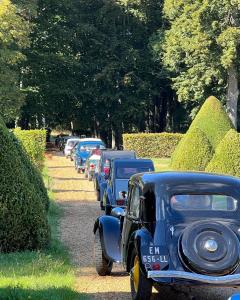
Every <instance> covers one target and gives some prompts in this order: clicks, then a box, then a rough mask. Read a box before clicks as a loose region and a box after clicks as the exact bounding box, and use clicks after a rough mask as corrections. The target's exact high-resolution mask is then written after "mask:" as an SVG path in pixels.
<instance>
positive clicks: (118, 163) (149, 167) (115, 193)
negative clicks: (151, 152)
mask: <svg viewBox="0 0 240 300" xmlns="http://www.w3.org/2000/svg"><path fill="white" fill-rule="evenodd" d="M152 171H154V165H153V162H152V160H151V159H131V160H129V159H114V160H112V162H111V168H110V174H109V178H108V180H107V182H106V189H105V191H104V194H103V205H102V207H103V208H104V209H105V213H106V214H107V215H109V214H110V213H111V210H112V208H114V207H117V206H120V207H126V205H127V195H128V181H129V179H130V177H131V176H132V175H134V174H137V173H146V172H152Z"/></svg>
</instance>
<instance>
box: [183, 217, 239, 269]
mask: <svg viewBox="0 0 240 300" xmlns="http://www.w3.org/2000/svg"><path fill="white" fill-rule="evenodd" d="M178 248H179V250H178V252H179V257H180V259H181V261H182V263H183V264H184V265H185V266H186V267H187V268H189V269H190V270H192V271H194V272H197V273H200V274H201V273H204V274H210V275H226V274H229V273H231V272H232V271H233V270H235V269H236V267H237V266H238V262H239V240H238V238H237V236H236V234H235V233H234V232H233V231H232V229H231V228H230V227H228V226H227V225H224V224H222V223H220V222H210V221H207V222H206V221H201V222H195V223H192V224H191V225H190V226H188V227H187V228H186V229H185V230H184V231H183V234H182V236H181V237H180V240H179V245H178Z"/></svg>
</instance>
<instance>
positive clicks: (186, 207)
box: [170, 194, 238, 211]
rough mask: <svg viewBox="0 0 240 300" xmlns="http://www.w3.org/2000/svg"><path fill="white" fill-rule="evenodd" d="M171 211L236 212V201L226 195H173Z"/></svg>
mask: <svg viewBox="0 0 240 300" xmlns="http://www.w3.org/2000/svg"><path fill="white" fill-rule="evenodd" d="M170 203H171V207H172V209H173V210H181V211H197V210H199V211H202V210H204V211H236V210H237V203H238V201H237V200H236V199H234V198H233V197H230V196H226V195H194V194H192V195H174V196H172V197H171V200H170Z"/></svg>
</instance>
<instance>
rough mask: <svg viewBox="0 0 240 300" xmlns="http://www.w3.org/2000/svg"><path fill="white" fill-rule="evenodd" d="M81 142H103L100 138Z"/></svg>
mask: <svg viewBox="0 0 240 300" xmlns="http://www.w3.org/2000/svg"><path fill="white" fill-rule="evenodd" d="M81 142H103V141H102V140H101V139H98V138H83V139H81Z"/></svg>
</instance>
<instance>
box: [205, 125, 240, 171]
mask: <svg viewBox="0 0 240 300" xmlns="http://www.w3.org/2000/svg"><path fill="white" fill-rule="evenodd" d="M206 171H207V172H213V173H221V174H228V175H233V176H238V177H240V134H239V133H237V132H236V131H235V130H234V129H231V130H229V132H228V133H227V134H226V135H225V137H224V138H223V139H222V141H221V142H220V143H219V145H218V147H217V149H216V152H215V155H214V156H213V158H212V160H211V161H210V163H209V164H208V166H207V168H206Z"/></svg>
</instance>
